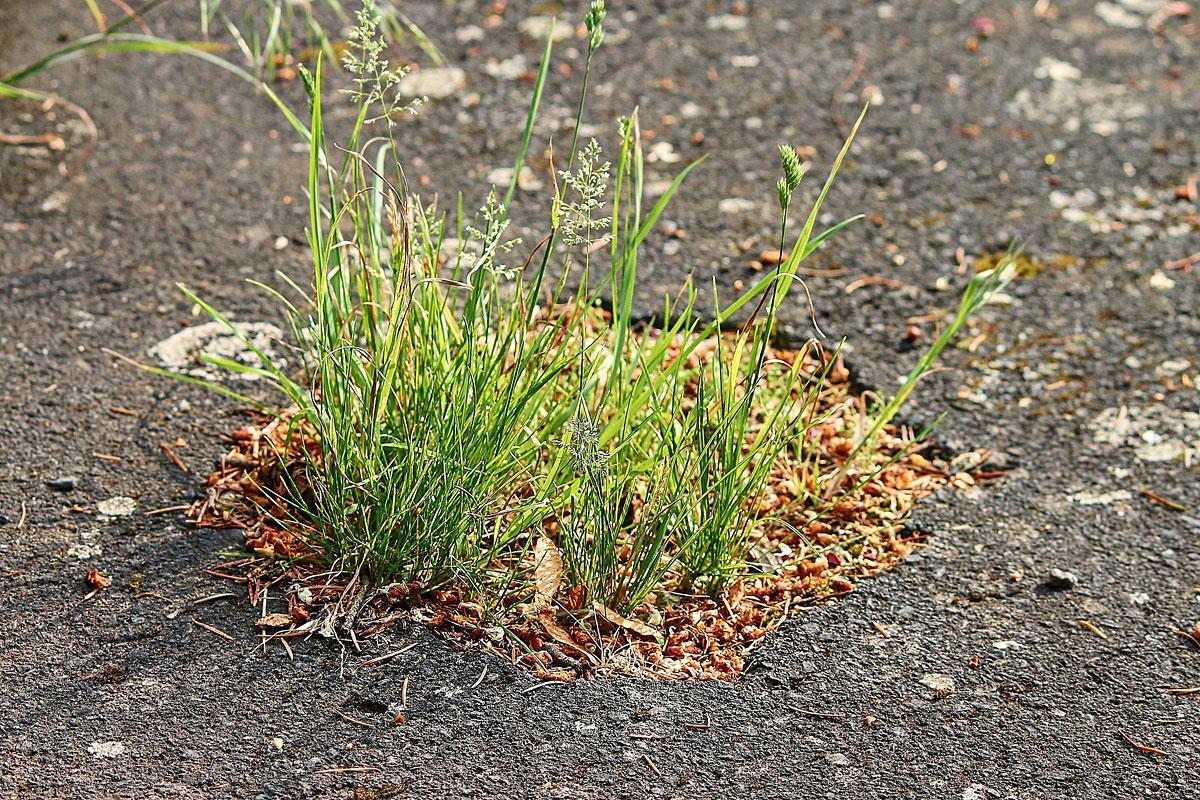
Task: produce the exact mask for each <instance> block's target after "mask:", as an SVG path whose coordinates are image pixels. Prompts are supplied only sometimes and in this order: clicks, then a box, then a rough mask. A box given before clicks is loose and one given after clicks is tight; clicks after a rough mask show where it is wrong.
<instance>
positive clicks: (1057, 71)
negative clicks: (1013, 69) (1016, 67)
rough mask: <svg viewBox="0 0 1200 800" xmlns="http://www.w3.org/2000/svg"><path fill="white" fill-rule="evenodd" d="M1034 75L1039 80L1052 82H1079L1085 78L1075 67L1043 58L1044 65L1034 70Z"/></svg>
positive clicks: (1064, 62)
mask: <svg viewBox="0 0 1200 800" xmlns="http://www.w3.org/2000/svg"><path fill="white" fill-rule="evenodd" d="M1033 74H1034V75H1035V76H1037V77H1039V78H1049V79H1050V80H1052V81H1077V80H1079V79H1080V78H1082V77H1083V73H1082V72H1080V71H1079V68H1078V67H1076V66H1075V65H1073V64H1068V63H1067V62H1066V61H1059V60H1058V59H1057V58H1049V57H1043V58H1042V63H1041V64H1040V65H1039V66H1038V68H1037V69H1036V70H1034V72H1033Z"/></svg>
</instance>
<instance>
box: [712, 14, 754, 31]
mask: <svg viewBox="0 0 1200 800" xmlns="http://www.w3.org/2000/svg"><path fill="white" fill-rule="evenodd" d="M749 24H750V23H749V20H747V19H746V18H745V17H739V16H737V15H736V14H718V15H716V16H715V17H709V18H708V19H706V20H704V26H705V27H706V28H708V29H709V30H710V31H744V30H746V27H747V25H749Z"/></svg>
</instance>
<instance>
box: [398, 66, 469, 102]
mask: <svg viewBox="0 0 1200 800" xmlns="http://www.w3.org/2000/svg"><path fill="white" fill-rule="evenodd" d="M466 85H467V74H466V73H465V72H463V71H462V70H461V69H459V68H458V67H423V68H421V69H415V70H413V71H412V72H410V73H408V74H407V75H405V76H404V77H402V78H401V79H400V82H399V83H397V84H396V91H397V93H399V94H401V95H404V96H405V97H449V96H450V95H452V94H454V93H455V92H460V91H462V89H463V87H465V86H466Z"/></svg>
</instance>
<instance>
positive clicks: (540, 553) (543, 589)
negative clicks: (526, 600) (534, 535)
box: [533, 536, 563, 612]
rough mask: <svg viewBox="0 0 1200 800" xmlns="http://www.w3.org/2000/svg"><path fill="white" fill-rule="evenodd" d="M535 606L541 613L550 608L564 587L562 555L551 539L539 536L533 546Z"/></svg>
mask: <svg viewBox="0 0 1200 800" xmlns="http://www.w3.org/2000/svg"><path fill="white" fill-rule="evenodd" d="M533 564H534V566H533V587H534V594H533V605H534V607H535V608H537V610H538V611H539V612H541V611H542V610H543V609H548V608H550V604H551V603H552V602H554V596H555V595H556V594H558V589H559V587H560V586H562V573H563V561H562V554H561V553H559V552H558V548H557V547H555V546H554V542H552V541H550V539H549V537H546V536H539V537H538V540H537V541H536V542H535V543H534V545H533Z"/></svg>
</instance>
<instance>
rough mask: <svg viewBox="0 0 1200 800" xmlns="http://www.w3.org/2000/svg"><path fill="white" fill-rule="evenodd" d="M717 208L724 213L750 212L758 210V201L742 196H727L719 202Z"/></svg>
mask: <svg viewBox="0 0 1200 800" xmlns="http://www.w3.org/2000/svg"><path fill="white" fill-rule="evenodd" d="M717 210H718V211H720V212H721V213H722V214H750V213H752V212H754V211H758V210H759V208H758V203H756V202H754V201H753V200H746V199H745V198H742V197H726V198H725V199H724V200H722V201H721V202H719V203H717Z"/></svg>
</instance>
